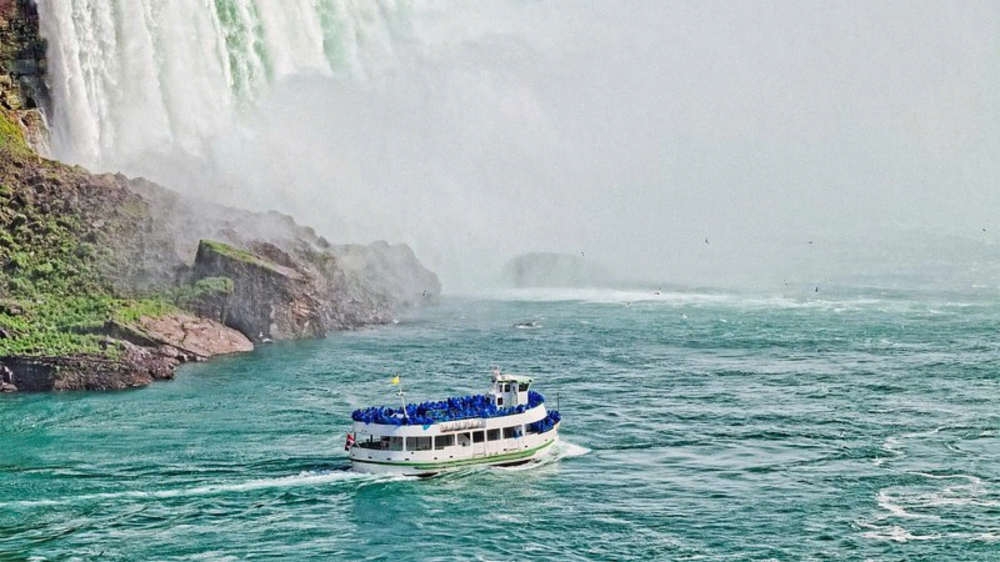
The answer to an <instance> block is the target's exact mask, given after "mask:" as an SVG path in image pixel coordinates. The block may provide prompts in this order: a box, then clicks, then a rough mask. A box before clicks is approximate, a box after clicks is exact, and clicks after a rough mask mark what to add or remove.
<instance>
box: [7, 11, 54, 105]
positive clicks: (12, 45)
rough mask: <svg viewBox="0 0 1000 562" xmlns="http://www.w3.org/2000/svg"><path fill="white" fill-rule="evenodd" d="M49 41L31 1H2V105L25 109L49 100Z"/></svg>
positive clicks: (43, 103)
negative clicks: (47, 74) (46, 55)
mask: <svg viewBox="0 0 1000 562" xmlns="http://www.w3.org/2000/svg"><path fill="white" fill-rule="evenodd" d="M45 48H46V46H45V41H44V40H43V39H42V37H41V35H40V34H39V30H38V10H37V8H35V5H34V2H31V1H29V0H0V105H2V106H3V107H4V108H6V109H12V110H22V109H33V108H39V107H44V106H45V104H47V103H48V90H47V89H46V87H45V71H46V60H45Z"/></svg>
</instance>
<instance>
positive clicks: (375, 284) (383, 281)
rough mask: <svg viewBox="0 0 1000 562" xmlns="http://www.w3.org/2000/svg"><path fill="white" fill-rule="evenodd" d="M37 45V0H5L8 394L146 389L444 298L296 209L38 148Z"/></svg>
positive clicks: (1, 143) (0, 174) (0, 249)
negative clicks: (228, 199)
mask: <svg viewBox="0 0 1000 562" xmlns="http://www.w3.org/2000/svg"><path fill="white" fill-rule="evenodd" d="M44 51H45V47H44V43H43V42H42V41H41V39H39V37H38V20H37V14H36V13H35V10H34V8H33V4H32V3H31V2H30V1H28V0H0V390H6V391H10V390H18V389H19V390H71V389H115V388H129V387H134V386H141V385H144V384H149V383H150V382H152V381H153V380H157V379H162V378H170V377H171V376H173V369H174V367H175V366H176V365H178V364H179V363H181V362H184V361H196V360H202V359H206V358H209V357H212V356H214V355H219V354H225V353H234V352H242V351H249V350H251V349H253V343H252V342H253V341H265V340H276V339H292V338H314V337H323V336H324V335H326V334H327V333H328V332H330V331H332V330H342V329H352V328H358V327H361V326H366V325H371V324H376V323H384V322H388V321H390V320H392V319H393V318H394V317H395V316H396V315H397V314H399V313H400V312H401V311H402V310H405V309H407V308H410V307H413V306H419V305H420V304H423V303H429V302H434V301H435V300H436V299H437V297H438V295H439V293H440V290H441V287H440V283H439V282H438V279H437V276H436V275H434V274H433V273H432V272H430V271H428V270H427V269H426V268H424V267H423V266H422V265H421V264H420V262H419V261H418V260H417V258H416V256H415V255H414V254H413V252H412V251H411V250H410V249H409V248H408V247H406V246H404V245H397V246H391V245H389V244H386V243H384V242H378V243H375V244H371V245H367V246H363V245H344V246H337V245H333V244H330V243H329V242H328V241H327V240H326V239H324V238H322V237H320V236H318V235H317V234H316V233H315V231H313V229H311V228H309V227H305V226H301V225H298V224H296V222H295V221H294V220H293V219H292V218H291V217H288V216H287V215H282V214H280V213H275V212H270V213H252V212H248V211H243V210H239V209H234V208H230V207H224V206H220V205H214V204H209V203H206V202H203V201H193V200H190V199H185V198H183V197H181V196H179V195H178V194H176V193H174V192H171V191H169V190H167V189H165V188H163V187H160V186H158V185H155V184H153V183H150V182H147V181H145V180H142V179H130V178H127V177H125V176H122V175H113V174H100V175H96V174H91V173H89V172H88V171H87V170H84V169H82V168H80V167H73V166H67V165H64V164H61V163H59V162H55V161H52V160H47V159H45V158H43V157H41V154H40V152H39V150H40V149H42V148H44V146H45V143H44V134H42V131H44V120H43V119H42V113H41V112H40V111H39V108H43V107H44V106H45V104H46V103H47V101H46V97H45V90H44V68H45V60H44Z"/></svg>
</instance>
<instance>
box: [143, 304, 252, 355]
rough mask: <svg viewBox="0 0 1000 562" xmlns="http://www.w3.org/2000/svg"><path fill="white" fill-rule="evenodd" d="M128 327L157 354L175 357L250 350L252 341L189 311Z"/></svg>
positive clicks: (146, 319) (147, 318) (224, 353)
mask: <svg viewBox="0 0 1000 562" xmlns="http://www.w3.org/2000/svg"><path fill="white" fill-rule="evenodd" d="M130 328H131V329H132V330H134V331H136V332H138V333H140V334H142V335H143V336H144V337H146V338H148V340H149V341H150V342H151V344H152V345H151V346H150V347H159V348H160V352H161V353H163V354H166V355H169V356H171V357H175V358H178V359H188V360H190V359H195V360H197V359H205V358H208V357H212V356H215V355H227V354H230V353H239V352H244V351H253V343H251V342H250V340H249V339H247V337H246V336H244V335H243V334H241V333H240V332H238V331H236V330H233V329H231V328H227V327H225V326H223V325H222V324H219V323H218V322H214V321H212V320H208V319H206V318H198V317H197V316H191V315H189V314H169V315H167V316H160V317H157V318H149V317H143V318H140V319H139V321H138V322H137V323H136V324H135V325H134V326H131V327H130ZM163 347H166V348H168V349H163Z"/></svg>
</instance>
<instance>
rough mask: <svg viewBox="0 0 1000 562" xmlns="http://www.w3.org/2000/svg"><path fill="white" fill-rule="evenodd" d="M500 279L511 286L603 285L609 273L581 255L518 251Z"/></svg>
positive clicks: (608, 279) (606, 284)
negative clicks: (520, 252) (524, 252)
mask: <svg viewBox="0 0 1000 562" xmlns="http://www.w3.org/2000/svg"><path fill="white" fill-rule="evenodd" d="M502 275H503V280H504V282H505V283H507V284H508V285H509V286H511V287H515V288H519V289H520V288H529V287H573V288H580V287H603V286H608V285H609V284H610V283H611V280H612V279H611V274H610V273H609V272H608V271H607V270H606V269H604V268H603V267H601V266H599V265H596V264H594V263H591V262H589V261H587V259H586V258H584V257H582V256H574V255H571V254H555V253H543V252H537V253H531V254H522V255H520V256H517V257H516V258H514V259H512V260H510V261H509V262H507V265H505V266H504V268H503V273H502Z"/></svg>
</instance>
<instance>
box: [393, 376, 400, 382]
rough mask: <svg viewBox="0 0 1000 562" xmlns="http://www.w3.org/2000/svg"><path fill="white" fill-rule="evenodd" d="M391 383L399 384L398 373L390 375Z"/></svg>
mask: <svg viewBox="0 0 1000 562" xmlns="http://www.w3.org/2000/svg"><path fill="white" fill-rule="evenodd" d="M392 384H399V375H396V376H394V377H392Z"/></svg>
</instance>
